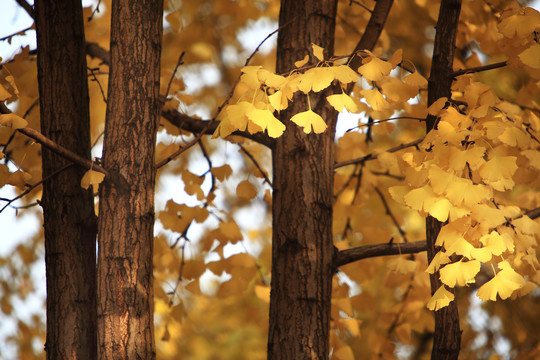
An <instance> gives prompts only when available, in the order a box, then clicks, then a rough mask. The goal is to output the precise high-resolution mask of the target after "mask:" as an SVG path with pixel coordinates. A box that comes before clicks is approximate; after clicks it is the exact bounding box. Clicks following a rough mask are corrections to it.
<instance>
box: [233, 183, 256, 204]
mask: <svg viewBox="0 0 540 360" xmlns="http://www.w3.org/2000/svg"><path fill="white" fill-rule="evenodd" d="M236 195H238V197H239V198H242V199H246V200H251V199H253V198H254V197H255V196H256V195H257V188H256V187H255V185H253V184H252V183H250V182H249V180H244V181H242V182H240V184H238V186H237V187H236Z"/></svg>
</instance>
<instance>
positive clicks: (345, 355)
mask: <svg viewBox="0 0 540 360" xmlns="http://www.w3.org/2000/svg"><path fill="white" fill-rule="evenodd" d="M332 358H336V360H354V353H353V351H352V349H351V347H350V346H348V345H345V346H342V347H340V348H339V349H337V350H336V351H335V352H334V353H333V355H332Z"/></svg>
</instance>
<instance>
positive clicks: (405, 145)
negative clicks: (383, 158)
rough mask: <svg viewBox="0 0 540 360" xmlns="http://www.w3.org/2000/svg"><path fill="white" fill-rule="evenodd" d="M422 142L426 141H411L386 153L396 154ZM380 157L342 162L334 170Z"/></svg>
mask: <svg viewBox="0 0 540 360" xmlns="http://www.w3.org/2000/svg"><path fill="white" fill-rule="evenodd" d="M422 140H424V138H421V139H417V140H414V141H411V142H410V143H406V144H401V145H398V146H395V147H393V148H391V149H388V150H386V152H389V153H393V152H396V151H399V150H402V149H405V148H408V147H411V146H416V145H418V144H420V143H421V142H422ZM378 157H379V154H368V155H365V156H362V157H361V158H357V159H351V160H347V161H342V162H339V163H336V164H334V170H335V169H339V168H340V167H343V166H347V165H352V164H362V163H364V162H366V161H368V160H374V159H376V158H378Z"/></svg>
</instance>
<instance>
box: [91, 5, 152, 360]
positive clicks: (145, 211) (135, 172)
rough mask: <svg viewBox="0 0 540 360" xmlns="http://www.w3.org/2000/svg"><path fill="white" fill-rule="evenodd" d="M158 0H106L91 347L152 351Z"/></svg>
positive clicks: (113, 353)
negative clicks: (107, 54)
mask: <svg viewBox="0 0 540 360" xmlns="http://www.w3.org/2000/svg"><path fill="white" fill-rule="evenodd" d="M162 17H163V2H162V1H155V0H116V1H113V3H112V21H111V66H110V75H109V90H108V103H107V114H106V125H105V138H104V145H103V166H104V167H105V168H106V169H107V170H108V171H109V172H110V174H111V176H110V177H108V178H107V179H106V180H105V181H104V182H103V183H102V185H101V187H100V201H99V205H100V206H99V216H100V220H99V253H98V299H99V300H98V354H99V358H100V359H154V358H155V356H156V355H155V342H154V328H153V311H154V308H153V304H154V303H153V289H152V286H153V277H152V246H153V239H154V234H153V228H154V183H155V166H154V152H155V141H156V128H157V126H156V125H157V123H158V121H159V111H160V103H159V74H160V72H159V70H160V69H159V67H160V55H161V54H160V53H161V38H162Z"/></svg>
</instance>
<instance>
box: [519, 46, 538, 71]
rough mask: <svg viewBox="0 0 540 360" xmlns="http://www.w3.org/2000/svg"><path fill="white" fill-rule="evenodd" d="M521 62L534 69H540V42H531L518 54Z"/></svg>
mask: <svg viewBox="0 0 540 360" xmlns="http://www.w3.org/2000/svg"><path fill="white" fill-rule="evenodd" d="M519 59H520V60H521V62H522V63H524V64H525V65H527V66H530V67H532V68H534V69H540V44H533V45H531V47H529V48H528V49H527V50H525V51H523V52H522V53H521V54H519Z"/></svg>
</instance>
